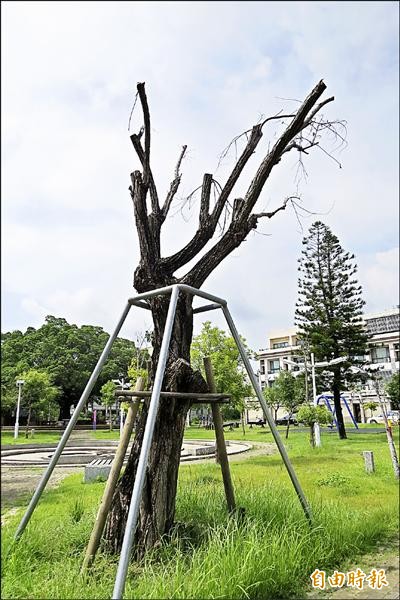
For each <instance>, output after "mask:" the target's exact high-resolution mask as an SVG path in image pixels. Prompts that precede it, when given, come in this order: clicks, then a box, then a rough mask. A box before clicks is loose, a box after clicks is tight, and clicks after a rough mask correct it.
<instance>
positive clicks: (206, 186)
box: [199, 173, 213, 227]
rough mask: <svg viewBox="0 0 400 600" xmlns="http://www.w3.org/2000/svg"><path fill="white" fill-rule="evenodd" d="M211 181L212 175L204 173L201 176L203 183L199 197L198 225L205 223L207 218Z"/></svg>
mask: <svg viewBox="0 0 400 600" xmlns="http://www.w3.org/2000/svg"><path fill="white" fill-rule="evenodd" d="M212 182H213V176H212V175H211V174H210V173H205V174H204V177H203V185H202V188H201V199H200V215H199V223H200V227H202V226H203V225H206V223H207V220H208V219H209V217H210V215H209V210H210V194H211V184H212Z"/></svg>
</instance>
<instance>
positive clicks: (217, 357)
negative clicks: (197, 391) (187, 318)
mask: <svg viewBox="0 0 400 600" xmlns="http://www.w3.org/2000/svg"><path fill="white" fill-rule="evenodd" d="M242 342H243V343H244V344H245V347H246V350H247V352H248V354H249V355H251V351H250V350H249V349H248V348H247V345H246V341H245V340H243V339H242ZM205 356H209V357H210V359H211V364H212V367H213V371H214V378H215V384H216V387H217V392H218V393H221V394H222V393H224V394H229V395H230V397H231V402H230V404H229V405H224V406H223V408H222V414H223V415H224V416H227V417H228V418H232V417H233V416H234V415H235V412H232V409H233V411H236V415H237V416H241V417H242V421H243V413H244V410H245V400H246V398H247V397H248V396H250V394H251V385H250V383H249V382H248V380H247V376H246V374H245V372H244V369H243V367H242V364H241V359H240V354H239V350H238V349H237V346H236V343H235V340H234V339H233V337H231V336H229V335H227V333H226V332H225V331H224V330H223V329H219V327H213V326H212V325H211V322H210V321H206V322H205V323H203V326H202V329H201V332H200V333H199V335H197V336H195V337H194V338H193V342H192V347H191V362H192V367H193V369H197V370H198V371H201V373H203V374H204V365H203V358H204V357H205Z"/></svg>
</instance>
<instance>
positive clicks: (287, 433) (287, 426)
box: [285, 417, 290, 439]
mask: <svg viewBox="0 0 400 600" xmlns="http://www.w3.org/2000/svg"><path fill="white" fill-rule="evenodd" d="M289 427H290V417H289V418H288V422H287V425H286V435H285V439H288V437H289Z"/></svg>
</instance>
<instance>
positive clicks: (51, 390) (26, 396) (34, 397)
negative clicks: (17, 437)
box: [18, 369, 59, 437]
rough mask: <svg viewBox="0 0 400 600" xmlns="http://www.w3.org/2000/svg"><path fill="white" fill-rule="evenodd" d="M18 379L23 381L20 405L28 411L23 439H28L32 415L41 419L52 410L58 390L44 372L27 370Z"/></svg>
mask: <svg viewBox="0 0 400 600" xmlns="http://www.w3.org/2000/svg"><path fill="white" fill-rule="evenodd" d="M18 379H23V380H24V382H25V383H24V386H23V390H22V396H21V405H22V406H25V407H26V408H27V410H28V416H27V422H26V430H25V437H28V430H29V425H30V422H31V417H32V413H35V415H36V416H37V417H39V418H43V416H44V415H46V414H48V412H49V411H50V410H51V409H54V403H55V400H56V398H57V396H58V394H59V390H58V388H57V387H56V386H55V385H53V383H52V380H51V376H50V375H49V373H47V372H46V371H39V370H37V369H29V370H28V371H24V372H23V373H22V374H21V375H20V376H19V377H18Z"/></svg>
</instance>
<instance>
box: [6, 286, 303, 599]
mask: <svg viewBox="0 0 400 600" xmlns="http://www.w3.org/2000/svg"><path fill="white" fill-rule="evenodd" d="M181 292H184V293H187V294H190V295H192V296H199V297H200V298H203V299H205V300H208V301H210V302H212V304H208V305H205V306H201V307H199V308H195V309H194V310H193V313H200V312H206V311H209V310H215V309H216V308H222V311H223V313H224V316H225V319H226V321H227V323H228V326H229V329H230V331H231V333H232V336H233V338H234V340H235V342H236V345H237V347H238V350H239V352H240V355H241V358H242V360H243V363H244V366H245V368H246V371H247V374H248V376H249V379H250V381H251V384H252V386H253V389H254V391H255V393H256V395H257V398H258V400H259V402H260V404H261V407H262V409H263V412H264V414H265V417H266V419H267V422H268V425H269V427H270V429H271V432H272V435H273V437H274V439H275V443H276V445H277V446H278V450H279V452H280V455H281V457H282V460H283V462H284V463H285V467H286V469H287V471H288V474H289V477H290V479H291V481H292V484H293V486H294V488H295V491H296V493H297V496H298V498H299V500H300V503H301V506H302V508H303V511H304V513H305V515H306V517H307V519H308V520H309V521H311V519H312V514H311V509H310V506H309V504H308V502H307V499H306V497H305V495H304V492H303V490H302V488H301V486H300V483H299V481H298V479H297V476H296V473H295V471H294V469H293V466H292V464H291V462H290V460H289V457H288V455H287V452H286V449H285V446H284V445H283V442H282V440H281V438H280V435H279V433H278V430H277V428H276V425H275V423H274V421H273V419H272V416H271V414H270V411H269V409H268V406H267V403H266V402H265V398H264V396H263V393H262V391H261V388H260V386H259V383H258V381H257V379H256V377H255V375H254V372H253V369H252V367H251V364H250V361H249V358H248V356H247V353H246V350H245V348H244V346H243V343H242V341H241V339H240V336H239V334H238V332H237V330H236V327H235V324H234V322H233V319H232V317H231V314H230V312H229V310H228V306H227V302H226V300H224V299H222V298H218V297H217V296H213V295H212V294H208V293H207V292H203V291H202V290H198V289H196V288H193V287H191V286H189V285H184V284H175V285H171V286H167V287H164V288H159V289H155V290H151V291H149V292H145V293H143V294H139V295H137V296H135V297H133V298H129V300H128V304H127V306H126V307H125V309H124V311H123V313H122V316H121V318H120V320H119V321H118V324H117V326H116V328H115V330H114V332H113V333H112V335H111V336H110V338H109V340H108V342H107V344H106V346H105V348H104V350H103V352H102V354H101V356H100V358H99V360H98V362H97V365H96V367H95V369H94V371H93V373H92V375H91V377H90V379H89V381H88V383H87V385H86V387H85V390H84V391H83V393H82V396H81V398H80V400H79V402H78V404H77V405H76V407H75V410H74V413H73V415H72V417H71V420H70V422H69V423H68V426H67V428H66V430H65V431H64V434H63V436H62V438H61V440H60V441H59V443H58V446H57V448H56V450H55V452H54V454H53V456H52V459H51V461H50V463H49V465H48V467H47V469H46V471H45V472H44V474H43V476H42V479H41V480H40V482H39V484H38V487H37V489H36V491H35V493H34V495H33V497H32V499H31V501H30V503H29V506H28V508H27V510H26V512H25V514H24V516H23V517H22V520H21V522H20V524H19V526H18V529H17V531H16V533H15V539H18V538H19V537H20V536H21V534H22V533H23V531H24V529H25V527H26V525H27V524H28V522H29V519H30V518H31V516H32V513H33V511H34V510H35V508H36V505H37V503H38V501H39V499H40V496H41V495H42V493H43V490H44V488H45V486H46V484H47V482H48V480H49V478H50V476H51V474H52V472H53V470H54V468H55V466H56V464H57V462H58V459H59V457H60V455H61V453H62V451H63V449H64V447H65V445H66V443H67V441H68V438H69V436H70V434H71V432H72V430H73V428H74V426H75V423H76V421H77V420H78V417H79V414H80V412H81V410H82V408H83V407H84V405H85V404H86V402H87V400H88V398H89V395H90V393H91V391H92V389H93V387H94V385H95V383H96V380H97V378H98V376H99V373H100V371H101V369H102V367H103V365H104V363H105V361H106V359H107V356H108V354H109V352H110V350H111V347H112V345H113V343H114V341H115V339H116V337H117V335H118V333H119V331H120V329H121V327H122V325H123V323H124V322H125V319H126V317H127V315H128V313H129V310H130V307H131V306H138V307H140V308H145V309H148V308H149V305H148V304H147V302H145V300H147V299H148V298H153V297H154V296H161V295H169V294H171V299H170V304H169V308H168V315H167V320H166V323H165V329H164V335H163V340H162V344H161V350H160V356H159V360H158V365H157V370H156V374H155V378H154V384H153V391H152V395H151V399H150V404H149V412H148V416H147V421H146V426H145V431H144V436H143V442H142V447H141V450H140V456H139V462H138V467H137V472H136V477H135V483H134V487H133V492H132V497H131V502H130V506H129V512H128V518H127V523H126V526H125V534H124V539H123V542H122V549H121V556H120V560H119V564H118V570H117V575H116V578H115V584H114V590H113V595H112V599H113V600H120V599H121V598H122V597H123V593H124V588H125V580H126V575H127V571H128V564H129V558H130V554H131V549H132V543H133V538H134V534H135V530H136V525H137V519H138V514H139V506H140V501H141V495H142V490H143V483H144V477H145V473H146V468H147V460H148V455H149V452H150V446H151V442H152V438H153V433H154V426H155V422H156V418H157V411H158V406H159V401H160V392H161V385H162V381H163V378H164V372H165V367H166V363H167V358H168V351H169V343H170V339H171V334H172V328H173V324H174V320H175V314H176V306H177V301H178V296H179V293H181Z"/></svg>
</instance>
